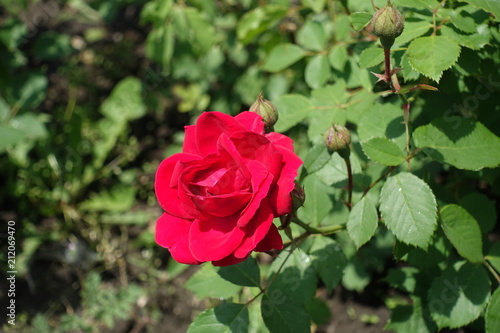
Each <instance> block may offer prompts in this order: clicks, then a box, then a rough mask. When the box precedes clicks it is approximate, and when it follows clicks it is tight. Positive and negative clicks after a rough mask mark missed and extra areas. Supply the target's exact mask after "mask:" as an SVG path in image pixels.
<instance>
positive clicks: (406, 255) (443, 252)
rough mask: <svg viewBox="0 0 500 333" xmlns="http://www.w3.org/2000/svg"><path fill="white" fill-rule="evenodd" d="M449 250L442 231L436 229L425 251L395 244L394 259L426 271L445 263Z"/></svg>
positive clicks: (398, 243)
mask: <svg viewBox="0 0 500 333" xmlns="http://www.w3.org/2000/svg"><path fill="white" fill-rule="evenodd" d="M451 250H452V245H451V243H450V242H449V241H448V239H447V238H446V236H445V234H444V231H443V230H442V229H441V228H438V229H437V230H436V232H435V233H434V235H433V236H432V240H431V243H430V244H429V247H428V248H427V249H426V250H425V251H424V250H422V249H420V248H418V247H413V246H411V245H407V244H404V243H402V242H396V244H395V245H394V258H396V259H397V260H403V261H406V262H408V263H409V264H410V265H413V266H415V267H418V268H420V269H422V270H426V271H427V270H429V269H432V268H433V267H436V266H439V265H442V264H443V263H445V262H446V261H447V260H448V258H449V256H450V253H451Z"/></svg>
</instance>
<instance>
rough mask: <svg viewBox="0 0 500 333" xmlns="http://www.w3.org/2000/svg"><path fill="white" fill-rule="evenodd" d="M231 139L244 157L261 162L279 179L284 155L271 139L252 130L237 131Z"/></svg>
mask: <svg viewBox="0 0 500 333" xmlns="http://www.w3.org/2000/svg"><path fill="white" fill-rule="evenodd" d="M230 139H231V141H232V142H233V143H234V146H235V147H236V149H237V150H238V152H239V153H240V155H241V156H242V157H243V158H245V159H247V160H256V161H259V162H261V163H262V164H264V165H265V166H266V168H267V170H268V171H269V172H270V173H272V174H273V176H274V177H275V179H278V176H279V174H280V171H281V162H282V157H281V154H280V153H279V151H278V150H277V149H276V148H275V147H274V145H273V144H272V143H271V141H269V140H268V139H266V138H265V137H264V136H263V135H259V134H256V133H252V132H237V133H234V134H233V135H232V136H231V137H230Z"/></svg>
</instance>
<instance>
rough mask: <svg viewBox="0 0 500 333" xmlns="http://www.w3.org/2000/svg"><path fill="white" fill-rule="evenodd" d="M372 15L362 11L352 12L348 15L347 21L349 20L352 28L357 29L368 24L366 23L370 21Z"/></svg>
mask: <svg viewBox="0 0 500 333" xmlns="http://www.w3.org/2000/svg"><path fill="white" fill-rule="evenodd" d="M372 16H373V15H372V14H370V13H364V12H358V13H352V14H351V15H349V21H351V24H352V27H353V28H354V30H356V31H358V30H361V29H363V28H364V27H366V26H367V25H368V23H370V21H371V19H372Z"/></svg>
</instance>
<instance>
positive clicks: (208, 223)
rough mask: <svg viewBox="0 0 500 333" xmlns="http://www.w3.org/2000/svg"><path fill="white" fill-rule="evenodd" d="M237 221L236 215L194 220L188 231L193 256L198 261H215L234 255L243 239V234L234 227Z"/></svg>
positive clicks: (239, 229)
mask: <svg viewBox="0 0 500 333" xmlns="http://www.w3.org/2000/svg"><path fill="white" fill-rule="evenodd" d="M237 221H238V214H235V215H232V216H227V217H215V216H208V217H204V218H203V219H202V220H194V222H193V226H192V227H191V229H190V230H189V244H190V249H191V252H192V253H193V256H194V257H195V258H196V259H197V260H199V261H217V260H221V259H223V258H225V257H227V256H229V255H231V254H232V253H234V251H235V250H236V248H237V247H238V245H239V244H241V242H242V241H243V237H245V232H244V231H243V230H242V229H241V228H239V227H238V226H237V225H236V223H237Z"/></svg>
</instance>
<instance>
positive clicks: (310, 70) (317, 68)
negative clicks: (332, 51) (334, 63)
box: [305, 54, 330, 89]
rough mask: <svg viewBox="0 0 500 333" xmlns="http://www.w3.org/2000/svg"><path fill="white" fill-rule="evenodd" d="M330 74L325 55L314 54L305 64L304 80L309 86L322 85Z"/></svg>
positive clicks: (314, 87)
mask: <svg viewBox="0 0 500 333" xmlns="http://www.w3.org/2000/svg"><path fill="white" fill-rule="evenodd" d="M329 76H330V65H329V64H328V59H327V58H326V56H325V55H322V54H318V55H316V56H314V57H313V58H312V59H311V61H310V62H309V63H308V64H307V66H306V71H305V80H306V83H307V84H308V85H309V87H311V88H313V89H316V88H319V87H322V86H323V85H324V84H325V83H326V81H327V80H328V77H329Z"/></svg>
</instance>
